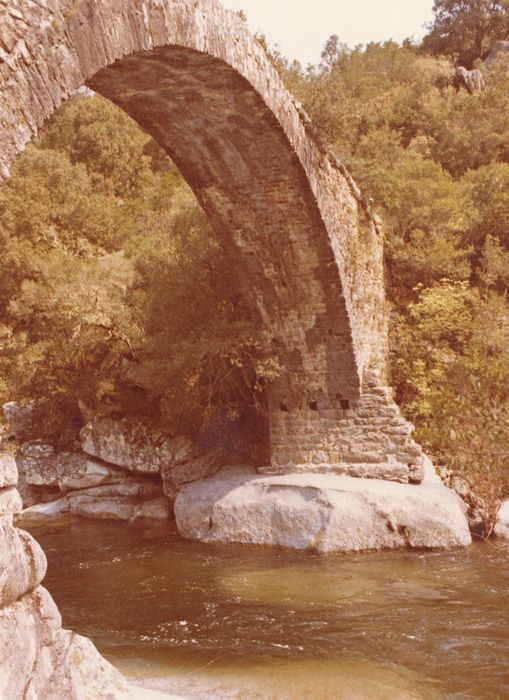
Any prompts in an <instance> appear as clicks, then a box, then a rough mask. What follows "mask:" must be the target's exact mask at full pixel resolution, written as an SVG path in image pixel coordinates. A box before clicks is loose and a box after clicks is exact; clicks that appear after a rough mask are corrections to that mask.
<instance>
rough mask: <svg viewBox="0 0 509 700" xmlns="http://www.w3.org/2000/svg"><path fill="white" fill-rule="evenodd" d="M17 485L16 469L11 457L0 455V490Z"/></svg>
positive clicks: (14, 461)
mask: <svg viewBox="0 0 509 700" xmlns="http://www.w3.org/2000/svg"><path fill="white" fill-rule="evenodd" d="M17 483H18V467H17V466H16V460H15V459H14V457H11V455H0V488H2V489H3V488H6V487H7V486H16V484H17Z"/></svg>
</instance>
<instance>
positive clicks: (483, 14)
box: [423, 0, 509, 68]
mask: <svg viewBox="0 0 509 700" xmlns="http://www.w3.org/2000/svg"><path fill="white" fill-rule="evenodd" d="M433 13H434V19H433V22H432V24H431V25H430V33H429V34H428V35H427V36H426V37H425V38H424V41H423V49H424V50H425V51H429V52H431V53H432V54H435V55H440V54H442V55H449V56H453V55H454V56H457V58H458V62H459V63H461V64H462V65H464V66H466V67H467V68H472V67H473V64H474V61H475V60H476V59H478V58H484V57H485V56H486V55H487V54H488V53H489V51H490V50H491V48H492V46H493V43H494V41H495V40H497V39H505V38H506V36H507V32H508V31H509V2H508V0H435V2H434V5H433Z"/></svg>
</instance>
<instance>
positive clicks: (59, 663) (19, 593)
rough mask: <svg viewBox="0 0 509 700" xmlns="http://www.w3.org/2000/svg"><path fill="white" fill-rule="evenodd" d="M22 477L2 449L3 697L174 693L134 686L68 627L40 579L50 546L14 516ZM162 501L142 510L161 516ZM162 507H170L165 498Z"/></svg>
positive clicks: (138, 699)
mask: <svg viewBox="0 0 509 700" xmlns="http://www.w3.org/2000/svg"><path fill="white" fill-rule="evenodd" d="M16 479H17V471H16V463H15V461H14V459H13V458H12V457H10V456H7V455H3V456H1V457H0V698H2V700H3V699H5V700H62V699H63V698H69V700H142V699H143V700H149V698H151V699H153V700H158V699H160V700H163V698H167V700H169V698H170V696H167V695H165V694H164V693H156V692H152V691H149V690H147V691H145V689H140V688H134V687H131V686H130V685H129V684H128V683H127V681H126V680H125V679H124V678H123V677H122V676H121V674H120V673H119V672H118V671H116V670H115V669H114V668H113V666H111V664H109V663H108V662H107V661H106V660H105V659H103V658H102V657H101V655H100V654H99V653H98V651H97V650H96V648H95V647H94V645H93V644H92V642H91V641H90V640H88V639H86V638H84V637H80V636H79V635H77V634H74V633H73V632H69V631H67V630H64V629H62V620H61V617H60V613H59V612H58V609H57V607H56V605H55V603H54V602H53V600H52V598H51V596H50V595H49V593H48V592H47V591H46V590H45V589H44V588H43V587H42V586H41V585H40V583H41V581H42V580H43V578H44V576H45V574H46V557H45V555H44V552H43V551H42V549H41V548H40V546H39V545H38V544H37V542H36V541H35V540H34V539H33V537H32V536H31V535H29V534H28V532H24V531H23V530H20V529H18V528H15V527H14V526H13V524H12V520H13V516H14V515H16V514H17V513H19V511H21V497H20V495H19V493H18V492H17V490H16V489H15V488H14V485H15V483H16ZM96 488H97V487H96ZM98 488H101V487H98ZM114 488H119V486H116V487H114ZM136 488H138V487H136ZM91 490H92V489H91ZM153 492H154V491H153V489H152V490H151V491H145V492H144V495H148V494H149V493H153ZM130 493H132V491H130ZM136 493H137V494H140V491H139V490H138V491H136ZM155 503H156V501H155V500H154V499H151V500H148V501H144V502H143V503H141V504H139V505H138V510H139V512H143V513H145V514H147V513H150V516H152V517H155V514H156V512H157V507H156V505H155ZM158 507H159V509H160V510H161V509H162V508H163V506H162V504H159V506H158ZM150 516H149V517H150Z"/></svg>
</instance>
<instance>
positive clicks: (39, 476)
mask: <svg viewBox="0 0 509 700" xmlns="http://www.w3.org/2000/svg"><path fill="white" fill-rule="evenodd" d="M17 463H18V469H19V473H20V474H23V476H24V477H25V481H26V483H27V484H29V485H30V486H44V487H54V488H58V476H57V467H56V456H55V448H54V447H53V445H47V444H45V443H43V442H39V441H32V442H24V443H23V444H22V445H21V450H20V452H19V455H18V459H17Z"/></svg>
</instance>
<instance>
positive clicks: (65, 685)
mask: <svg viewBox="0 0 509 700" xmlns="http://www.w3.org/2000/svg"><path fill="white" fill-rule="evenodd" d="M0 697H1V698H5V700H7V699H9V700H22V698H26V699H27V700H63V699H64V698H68V699H69V700H141V699H142V698H144V699H145V698H146V700H149V699H153V700H157V698H160V699H161V700H163V698H167V699H168V700H169V698H170V696H168V695H165V694H164V693H153V692H152V691H145V690H144V689H140V688H133V687H131V686H130V685H129V684H128V682H127V681H126V680H125V679H124V678H123V676H122V675H121V674H120V673H119V672H118V671H117V670H116V669H115V668H114V667H113V666H112V665H111V664H110V663H108V661H106V659H103V658H102V656H101V655H100V654H99V652H98V651H97V649H96V648H95V646H94V645H93V644H92V642H91V641H90V640H89V639H86V638H85V637H81V636H80V635H78V634H75V633H74V632H69V631H68V630H64V629H62V619H61V616H60V613H59V612H58V609H57V607H56V605H55V603H54V602H53V599H52V598H51V596H50V594H49V593H48V591H46V590H45V589H44V588H42V587H41V586H39V587H38V588H35V590H33V591H32V592H31V593H28V594H27V595H25V596H23V597H22V598H20V599H19V600H18V601H17V602H16V603H14V604H13V605H10V606H8V607H5V608H3V609H2V610H0Z"/></svg>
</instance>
